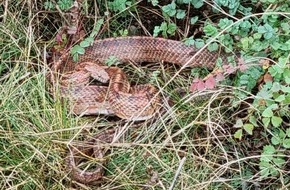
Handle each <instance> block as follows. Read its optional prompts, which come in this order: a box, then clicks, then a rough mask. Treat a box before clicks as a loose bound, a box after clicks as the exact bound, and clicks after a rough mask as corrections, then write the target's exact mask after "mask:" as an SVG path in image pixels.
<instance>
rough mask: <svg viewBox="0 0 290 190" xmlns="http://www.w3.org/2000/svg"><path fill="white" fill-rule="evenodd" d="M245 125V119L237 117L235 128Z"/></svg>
mask: <svg viewBox="0 0 290 190" xmlns="http://www.w3.org/2000/svg"><path fill="white" fill-rule="evenodd" d="M243 125H244V123H243V121H242V120H241V119H237V121H236V123H235V125H234V126H233V127H234V128H241V127H242V126H243Z"/></svg>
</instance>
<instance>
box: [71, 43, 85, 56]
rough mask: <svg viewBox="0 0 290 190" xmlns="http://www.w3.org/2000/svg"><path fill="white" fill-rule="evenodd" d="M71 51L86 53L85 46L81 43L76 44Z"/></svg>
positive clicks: (73, 52)
mask: <svg viewBox="0 0 290 190" xmlns="http://www.w3.org/2000/svg"><path fill="white" fill-rule="evenodd" d="M71 53H72V54H84V53H85V49H84V48H83V47H81V46H80V45H75V46H74V47H72V49H71Z"/></svg>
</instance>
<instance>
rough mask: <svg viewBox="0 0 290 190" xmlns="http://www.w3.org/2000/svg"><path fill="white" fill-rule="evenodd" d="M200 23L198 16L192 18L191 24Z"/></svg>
mask: <svg viewBox="0 0 290 190" xmlns="http://www.w3.org/2000/svg"><path fill="white" fill-rule="evenodd" d="M197 21H198V16H194V17H191V18H190V24H195V23H196V22H197Z"/></svg>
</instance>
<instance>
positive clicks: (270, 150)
mask: <svg viewBox="0 0 290 190" xmlns="http://www.w3.org/2000/svg"><path fill="white" fill-rule="evenodd" d="M275 152H276V149H275V147H274V146H272V145H265V146H264V147H263V153H265V154H268V155H273V154H274V153H275Z"/></svg>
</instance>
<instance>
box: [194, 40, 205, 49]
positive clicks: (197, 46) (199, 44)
mask: <svg viewBox="0 0 290 190" xmlns="http://www.w3.org/2000/svg"><path fill="white" fill-rule="evenodd" d="M204 45H205V43H204V41H203V39H195V47H196V48H197V49H200V48H202V47H203V46H204Z"/></svg>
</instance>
